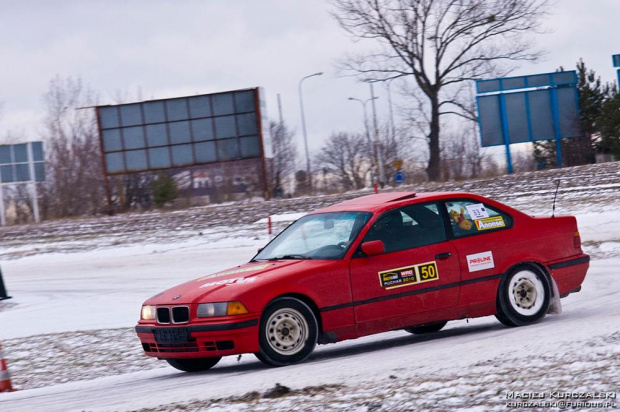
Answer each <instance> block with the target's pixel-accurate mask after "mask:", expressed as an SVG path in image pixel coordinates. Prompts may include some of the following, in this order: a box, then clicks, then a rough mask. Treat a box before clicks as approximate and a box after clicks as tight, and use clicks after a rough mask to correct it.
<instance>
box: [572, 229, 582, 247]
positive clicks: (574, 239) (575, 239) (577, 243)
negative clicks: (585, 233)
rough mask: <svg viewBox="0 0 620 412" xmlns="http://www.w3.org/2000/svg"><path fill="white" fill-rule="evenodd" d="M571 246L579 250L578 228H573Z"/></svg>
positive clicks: (579, 236) (579, 237)
mask: <svg viewBox="0 0 620 412" xmlns="http://www.w3.org/2000/svg"><path fill="white" fill-rule="evenodd" d="M573 246H574V247H575V249H579V250H581V235H579V231H578V230H575V235H574V236H573Z"/></svg>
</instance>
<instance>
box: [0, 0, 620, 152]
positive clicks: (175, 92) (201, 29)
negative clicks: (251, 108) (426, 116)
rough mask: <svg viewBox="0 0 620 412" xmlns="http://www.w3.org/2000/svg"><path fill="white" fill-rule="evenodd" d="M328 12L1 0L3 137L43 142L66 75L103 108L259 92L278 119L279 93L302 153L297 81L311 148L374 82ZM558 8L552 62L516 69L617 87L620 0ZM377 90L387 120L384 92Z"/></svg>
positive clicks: (564, 2) (300, 4)
mask: <svg viewBox="0 0 620 412" xmlns="http://www.w3.org/2000/svg"><path fill="white" fill-rule="evenodd" d="M329 11H330V9H329V5H328V3H327V2H326V1H324V0H303V1H302V0H260V1H259V0H202V1H198V0H175V1H172V0H169V1H164V0H148V1H147V0H133V1H126V0H105V1H103V0H100V1H94V0H79V1H78V0H55V1H49V0H38V1H36V0H0V38H2V39H3V40H2V42H1V43H0V58H1V60H0V71H1V76H0V102H2V103H3V109H2V112H1V113H0V142H2V139H3V138H4V136H5V135H6V133H7V132H18V133H24V134H25V135H26V136H27V138H28V140H37V139H39V138H40V137H39V136H38V135H37V133H38V131H37V130H38V129H40V122H41V118H42V116H43V105H42V100H41V97H42V95H43V93H44V92H45V91H46V90H47V88H48V84H49V81H50V80H51V79H52V78H53V77H54V76H55V75H60V76H63V77H66V76H73V77H81V78H82V80H83V82H84V83H86V84H87V85H88V86H89V87H90V88H91V89H93V90H95V91H96V92H98V93H99V95H100V103H101V104H110V103H115V101H114V96H115V95H116V94H117V93H118V92H119V91H120V92H129V93H132V94H133V95H136V93H137V90H138V89H140V90H141V93H142V97H143V98H144V99H151V98H168V97H175V96H184V95H194V94H202V93H212V92H219V91H225V90H232V89H242V88H248V87H256V86H262V87H264V88H265V91H266V95H267V105H268V114H269V115H270V117H272V118H273V119H277V116H278V106H277V94H280V95H281V98H282V108H283V114H284V120H285V121H286V122H287V123H288V124H289V125H290V126H291V128H292V129H294V130H295V131H296V132H297V135H296V136H297V138H298V139H299V142H300V150H301V148H302V145H301V139H302V132H301V119H300V109H299V95H298V92H297V88H298V83H299V80H300V79H301V78H302V77H304V76H306V75H309V74H312V73H315V72H319V71H323V72H325V74H324V75H323V76H320V77H313V78H310V79H307V80H306V81H304V83H303V97H304V106H305V114H306V121H307V130H308V136H309V141H310V148H311V151H316V150H318V148H319V147H320V146H321V141H322V139H324V138H325V137H326V136H328V135H329V134H330V133H331V132H333V131H339V130H362V128H363V111H362V106H361V105H360V104H359V103H357V102H352V101H348V100H347V98H348V97H355V98H359V99H368V98H369V97H370V95H369V89H368V85H366V84H362V83H359V82H356V81H355V80H354V79H353V78H346V77H341V76H338V74H337V73H336V70H335V63H336V62H337V61H338V59H340V58H342V56H343V55H345V54H346V53H347V52H348V51H350V50H352V49H353V48H355V47H358V48H359V47H361V46H360V45H359V44H358V45H355V44H354V43H353V42H352V40H351V39H350V38H349V37H347V35H346V34H345V33H344V32H343V31H342V30H341V29H340V28H339V26H338V25H337V23H336V21H335V20H334V19H333V17H332V16H331V15H330V14H329ZM552 11H553V13H554V15H552V16H550V17H549V18H548V19H547V20H546V24H545V27H546V28H547V29H548V30H550V33H548V34H544V35H540V36H538V37H537V43H538V44H539V45H540V46H542V47H543V48H545V49H547V50H548V51H549V53H548V55H547V57H546V60H545V61H543V62H540V63H538V64H536V65H531V64H527V65H522V66H521V67H520V68H519V69H517V70H516V71H515V72H513V74H514V75H519V74H531V73H537V72H549V71H554V70H555V69H556V68H557V67H559V66H564V68H565V69H573V68H574V66H575V63H576V62H577V60H578V59H579V58H580V57H582V58H584V60H585V61H586V64H587V65H588V66H589V67H590V68H593V69H595V70H596V72H597V73H598V74H599V75H601V76H602V78H603V80H606V81H612V80H615V79H616V72H615V69H614V68H613V67H612V63H611V55H612V54H616V53H620V29H619V27H620V23H619V19H620V1H618V0H589V1H585V0H556V4H555V6H554V8H553V10H552ZM375 89H376V94H377V95H379V97H380V98H379V100H377V109H378V111H379V115H380V116H382V117H383V118H384V119H387V108H388V105H387V102H388V100H387V96H386V91H385V89H384V88H383V87H382V86H381V85H377V86H376V87H375ZM393 96H394V99H395V100H396V99H397V97H396V96H395V93H393ZM369 108H370V106H369ZM302 153H303V152H302Z"/></svg>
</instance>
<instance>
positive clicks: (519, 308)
mask: <svg viewBox="0 0 620 412" xmlns="http://www.w3.org/2000/svg"><path fill="white" fill-rule="evenodd" d="M550 301H551V285H550V282H549V278H548V277H547V275H546V274H545V273H543V271H542V270H541V269H539V268H538V267H536V266H534V265H531V264H522V265H519V266H517V267H515V268H514V269H512V270H511V271H510V272H508V274H507V275H506V276H504V277H503V278H502V280H501V281H500V283H499V290H498V292H497V315H495V316H496V317H497V319H498V320H499V321H500V322H502V323H503V324H504V325H506V326H524V325H529V324H531V323H534V322H536V321H539V320H540V319H542V318H543V317H544V316H545V314H546V313H547V310H548V309H549V303H550Z"/></svg>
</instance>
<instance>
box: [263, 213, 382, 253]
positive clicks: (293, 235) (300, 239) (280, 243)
mask: <svg viewBox="0 0 620 412" xmlns="http://www.w3.org/2000/svg"><path fill="white" fill-rule="evenodd" d="M370 216H371V213H368V212H332V213H318V214H313V215H308V216H304V217H302V218H301V219H299V220H298V221H296V222H295V223H293V224H292V225H290V226H289V227H287V228H286V230H284V231H283V232H282V233H280V235H278V237H276V238H275V239H273V240H272V241H271V242H270V243H269V244H268V245H267V246H265V248H264V249H263V250H261V251H260V252H259V253H258V254H257V255H256V256H255V257H254V259H252V260H254V261H256V260H278V259H342V257H343V256H344V254H345V253H346V252H347V250H349V247H350V246H351V243H352V242H353V241H354V240H355V238H356V237H357V235H358V234H359V232H360V230H362V228H363V227H364V225H365V224H366V222H368V220H369V219H370Z"/></svg>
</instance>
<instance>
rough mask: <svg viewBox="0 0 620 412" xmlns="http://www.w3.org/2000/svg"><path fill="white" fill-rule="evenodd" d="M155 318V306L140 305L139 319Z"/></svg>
mask: <svg viewBox="0 0 620 412" xmlns="http://www.w3.org/2000/svg"><path fill="white" fill-rule="evenodd" d="M155 318H156V310H155V306H151V305H144V306H142V310H141V311H140V319H142V320H155Z"/></svg>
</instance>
